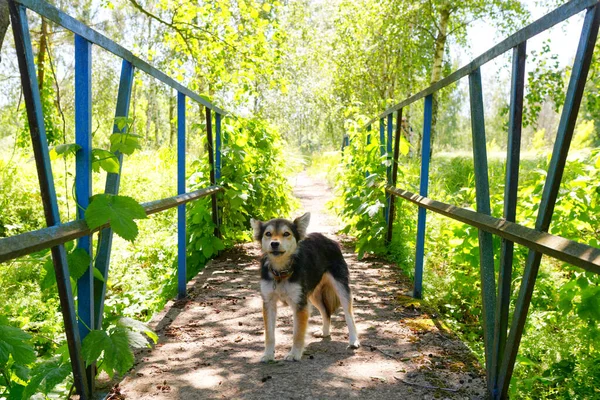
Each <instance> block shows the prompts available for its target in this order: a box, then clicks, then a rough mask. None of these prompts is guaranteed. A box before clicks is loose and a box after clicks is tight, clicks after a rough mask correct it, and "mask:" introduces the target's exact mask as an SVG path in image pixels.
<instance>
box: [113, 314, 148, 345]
mask: <svg viewBox="0 0 600 400" xmlns="http://www.w3.org/2000/svg"><path fill="white" fill-rule="evenodd" d="M118 325H119V326H123V327H125V328H128V329H130V330H131V331H132V332H142V333H145V334H146V335H147V336H148V337H149V338H150V339H152V341H153V342H154V343H157V342H158V335H157V334H156V333H155V332H154V331H153V330H152V329H150V327H148V325H147V324H145V323H143V322H141V321H138V320H135V319H133V318H128V317H123V318H121V319H119V322H118ZM130 344H131V345H132V346H133V347H138V346H136V344H139V345H141V346H139V347H148V341H147V340H146V339H145V338H144V341H143V343H141V342H140V343H135V344H134V343H132V342H130Z"/></svg>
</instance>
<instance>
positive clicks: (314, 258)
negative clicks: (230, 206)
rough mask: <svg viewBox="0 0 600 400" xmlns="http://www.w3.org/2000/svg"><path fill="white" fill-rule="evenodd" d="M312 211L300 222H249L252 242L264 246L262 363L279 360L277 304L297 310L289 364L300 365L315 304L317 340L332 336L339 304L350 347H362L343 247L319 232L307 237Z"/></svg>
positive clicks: (280, 220)
mask: <svg viewBox="0 0 600 400" xmlns="http://www.w3.org/2000/svg"><path fill="white" fill-rule="evenodd" d="M309 221H310V213H306V214H304V215H303V216H301V217H299V218H296V219H295V220H294V221H293V222H292V221H288V220H286V219H280V218H277V219H272V220H270V221H267V222H261V221H257V220H254V219H251V220H250V223H251V225H252V228H253V229H254V238H255V239H256V240H257V241H259V242H260V243H261V245H262V252H263V258H262V262H261V272H260V274H261V276H260V277H261V279H260V291H261V295H262V299H263V318H264V323H265V353H264V355H263V356H262V358H261V361H263V362H267V361H271V360H273V359H274V358H275V320H276V318H277V303H278V302H279V301H281V302H283V303H285V304H287V305H289V306H290V307H292V309H293V310H294V342H293V345H292V349H291V350H290V352H289V353H288V355H287V356H286V357H285V359H286V360H294V361H298V360H300V359H301V358H302V353H303V352H304V337H305V335H306V328H307V325H308V317H309V316H310V304H309V300H310V303H312V304H313V305H314V306H315V307H317V309H318V310H319V312H320V313H321V316H322V317H323V329H322V331H321V332H319V333H317V334H316V335H315V336H317V337H328V336H329V329H330V323H331V315H332V314H333V312H334V311H335V310H336V309H337V308H338V307H339V306H340V305H341V306H342V308H343V309H344V316H345V317H346V324H347V325H348V331H349V335H348V336H349V341H350V343H349V345H348V347H349V348H353V349H356V348H358V347H359V346H360V342H359V341H358V336H357V333H356V325H355V324H354V316H353V313H352V293H351V292H350V286H349V272H348V265H347V264H346V261H345V260H344V257H343V256H342V252H341V250H340V247H339V245H338V244H337V243H336V242H334V241H333V240H331V239H328V238H327V237H325V236H323V235H322V234H320V233H311V234H309V235H307V234H306V228H307V227H308V223H309Z"/></svg>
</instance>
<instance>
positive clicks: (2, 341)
mask: <svg viewBox="0 0 600 400" xmlns="http://www.w3.org/2000/svg"><path fill="white" fill-rule="evenodd" d="M29 339H31V335H29V334H28V333H25V332H23V331H22V330H21V329H19V328H15V327H13V326H9V325H4V324H1V323H0V365H2V364H6V363H7V362H8V356H9V355H12V358H13V360H14V361H15V363H17V364H21V365H27V364H31V363H32V362H34V361H35V358H36V356H35V351H34V350H33V346H31V345H30V344H29Z"/></svg>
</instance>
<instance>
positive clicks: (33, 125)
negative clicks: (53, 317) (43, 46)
mask: <svg viewBox="0 0 600 400" xmlns="http://www.w3.org/2000/svg"><path fill="white" fill-rule="evenodd" d="M8 5H9V10H10V19H11V25H12V28H13V34H14V38H15V48H16V52H17V59H18V63H19V71H20V75H21V86H22V88H23V97H24V99H25V106H26V109H27V119H28V122H29V132H30V134H31V143H32V147H33V153H34V157H35V162H36V168H37V174H38V179H39V184H40V192H41V197H42V203H43V205H44V215H45V218H46V225H47V226H49V227H50V226H55V225H60V223H61V222H60V214H59V211H58V202H57V199H56V190H55V188H54V178H53V176H52V167H51V165H50V156H49V152H48V141H47V138H46V128H45V126H44V115H43V112H42V102H41V98H40V90H39V87H38V80H37V76H36V70H35V62H34V59H33V49H32V47H31V37H30V35H29V24H28V22H27V12H26V10H25V8H24V7H23V6H20V5H17V4H15V3H14V2H12V1H9V3H8ZM51 252H52V261H53V263H54V273H55V274H56V285H57V288H58V295H59V299H60V306H61V310H62V314H63V321H64V324H65V334H66V336H67V345H68V347H69V355H70V357H71V367H72V369H73V378H74V383H75V387H76V389H77V393H78V394H79V395H80V397H81V398H82V399H88V398H89V396H90V392H89V386H88V382H87V379H86V373H85V365H84V363H83V358H82V356H81V338H80V336H79V330H78V329H77V316H76V313H75V303H74V300H73V291H72V288H71V278H70V276H69V267H68V265H67V253H66V251H65V247H64V245H58V246H54V247H52V249H51Z"/></svg>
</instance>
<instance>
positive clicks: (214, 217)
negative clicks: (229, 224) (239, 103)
mask: <svg viewBox="0 0 600 400" xmlns="http://www.w3.org/2000/svg"><path fill="white" fill-rule="evenodd" d="M206 138H207V142H208V164H209V171H210V184H211V185H215V184H216V180H215V158H214V146H213V132H212V112H211V110H210V108H208V107H206ZM211 203H212V220H213V223H214V224H215V233H214V234H215V236H216V237H218V238H220V237H221V229H220V227H219V209H218V207H217V195H216V194H213V195H212V196H211Z"/></svg>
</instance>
